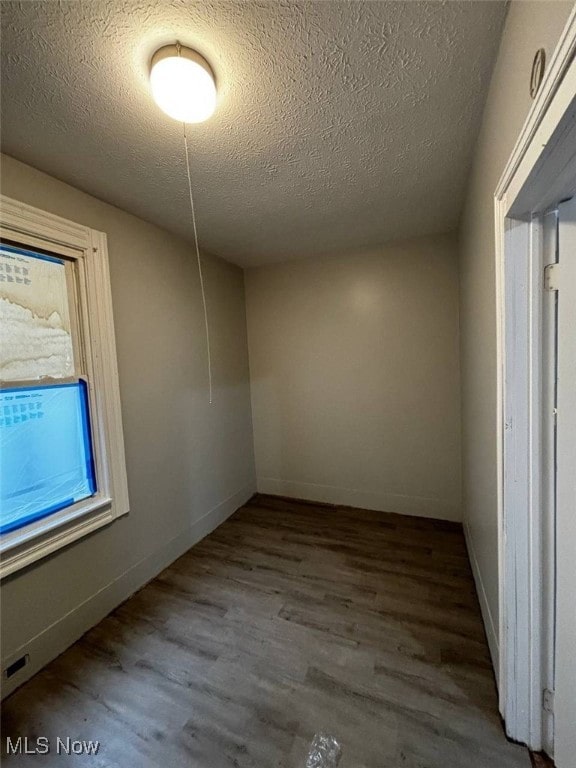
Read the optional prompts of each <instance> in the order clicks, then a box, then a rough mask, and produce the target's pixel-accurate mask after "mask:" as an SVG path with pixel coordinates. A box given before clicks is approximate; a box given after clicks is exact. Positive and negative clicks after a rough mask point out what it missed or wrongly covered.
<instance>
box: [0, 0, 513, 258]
mask: <svg viewBox="0 0 576 768" xmlns="http://www.w3.org/2000/svg"><path fill="white" fill-rule="evenodd" d="M0 7H1V14H2V40H1V42H2V72H1V74H2V146H3V151H5V152H7V153H8V154H10V155H13V156H14V157H17V158H19V159H21V160H23V161H25V162H27V163H30V164H31V165H34V166H36V167H37V168H40V169H41V170H44V171H46V172H48V173H50V174H52V175H54V176H56V177H58V178H60V179H62V180H64V181H67V182H69V183H70V184H73V185H75V186H77V187H79V188H80V189H83V190H85V191H86V192H89V193H91V194H93V195H95V196H96V197H99V198H101V199H103V200H106V201H108V202H110V203H114V204H115V205H118V206H120V207H121V208H123V209H125V210H127V211H130V212H132V213H135V214H137V215H138V216H141V217H142V218H144V219H147V220H149V221H153V222H155V223H157V224H159V225H161V226H163V227H165V228H166V229H168V230H170V231H172V232H175V233H178V234H180V235H182V236H183V237H185V238H188V239H191V238H192V228H191V223H190V219H189V214H188V208H187V205H188V201H187V191H186V175H185V165H184V157H183V137H182V126H181V125H180V124H178V123H175V122H174V121H172V120H171V119H170V118H168V117H166V116H165V115H164V114H163V113H161V112H160V111H159V110H158V108H157V107H156V105H155V104H154V103H153V101H152V100H151V98H150V94H149V89H148V78H147V71H148V62H149V59H150V56H151V54H152V53H153V52H154V50H156V48H158V47H160V45H163V44H166V43H168V42H173V41H174V40H175V39H179V40H180V41H181V42H182V43H184V44H187V45H190V46H191V47H194V48H197V49H198V50H199V51H200V52H201V53H203V54H204V56H206V58H207V59H208V60H209V61H210V62H211V64H212V67H213V69H214V70H215V72H216V76H217V80H218V88H219V106H218V110H217V112H216V114H215V116H214V117H213V118H212V119H211V120H209V121H208V122H207V123H204V124H202V125H198V126H190V127H189V129H188V130H189V137H190V145H191V150H192V172H193V180H194V187H195V196H196V203H197V215H198V225H199V234H200V240H201V245H202V246H203V247H204V248H205V249H206V250H208V251H211V252H213V253H217V254H219V255H221V256H224V257H225V258H227V259H229V260H230V261H234V262H236V263H238V264H241V265H254V264H262V263H267V262H272V261H279V260H283V259H287V258H295V257H297V258H300V257H304V256H308V255H312V254H315V253H330V252H336V251H339V252H342V251H348V250H353V249H354V250H357V249H358V248H364V247H370V246H373V245H378V244H381V243H383V242H385V241H388V240H392V239H395V238H401V237H407V236H413V235H420V234H426V233H432V232H441V231H446V230H449V229H452V228H454V227H455V226H456V225H457V223H458V218H459V214H460V210H461V206H462V202H463V194H464V188H465V182H466V177H467V173H468V169H469V165H470V160H471V155H472V151H473V146H474V142H475V139H476V135H477V131H478V127H479V121H480V117H481V113H482V107H483V104H484V99H485V94H486V90H487V87H488V82H489V78H490V73H491V69H492V63H493V60H494V57H495V54H496V50H497V46H498V42H499V39H500V32H501V27H502V23H503V19H504V15H505V11H506V6H505V4H504V3H502V2H422V3H421V2H379V1H378V2H367V1H364V2H358V1H354V2H323V1H322V0H320V1H317V2H290V1H289V2H254V1H252V0H249V1H248V2H217V1H210V0H204V1H203V2H188V1H186V0H180V1H179V2H176V1H174V2H158V0H148V1H147V2H144V1H140V2H137V1H135V0H134V1H133V0H124V1H123V0H84V1H83V2H62V3H60V2H46V1H45V0H41V1H40V2H36V1H35V0H33V1H25V2H11V1H10V0H3V1H2V3H1V4H0Z"/></svg>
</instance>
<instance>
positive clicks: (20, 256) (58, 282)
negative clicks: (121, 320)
mask: <svg viewBox="0 0 576 768" xmlns="http://www.w3.org/2000/svg"><path fill="white" fill-rule="evenodd" d="M74 373H75V371H74V351H73V344H72V331H71V326H70V307H69V300H68V283H67V279H66V262H65V261H64V260H63V259H58V258H56V257H55V256H49V255H46V254H42V253H36V252H34V251H29V250H27V249H25V248H15V247H13V246H10V245H4V244H2V245H0V380H2V381H35V380H37V379H42V378H53V379H60V378H70V377H71V376H74Z"/></svg>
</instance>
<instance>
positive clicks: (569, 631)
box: [554, 198, 576, 768]
mask: <svg viewBox="0 0 576 768" xmlns="http://www.w3.org/2000/svg"><path fill="white" fill-rule="evenodd" d="M558 212H559V229H558V261H559V275H558V345H557V350H558V360H557V366H558V368H557V370H558V383H557V387H558V390H557V403H558V418H557V426H556V430H557V432H556V450H557V479H556V659H555V695H554V759H555V762H556V765H557V766H558V768H576V198H573V199H572V200H569V201H568V202H566V203H562V204H561V205H559V206H558Z"/></svg>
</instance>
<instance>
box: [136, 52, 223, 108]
mask: <svg viewBox="0 0 576 768" xmlns="http://www.w3.org/2000/svg"><path fill="white" fill-rule="evenodd" d="M150 87H151V89H152V96H153V97H154V101H155V102H156V104H158V106H159V107H160V109H161V110H162V111H163V112H165V113H166V114H167V115H168V116H169V117H172V118H173V119H174V120H179V121H180V122H181V123H202V122H203V121H204V120H207V119H208V118H209V117H210V116H211V115H212V114H213V113H214V110H215V109H216V83H215V80H214V73H213V72H212V70H211V68H210V65H209V64H208V62H207V61H206V59H204V58H203V57H202V56H200V54H199V53H196V51H193V50H192V49H191V48H186V47H185V46H183V45H182V46H181V45H165V46H164V47H163V48H160V49H159V50H157V51H156V53H155V54H154V56H153V57H152V61H151V63H150Z"/></svg>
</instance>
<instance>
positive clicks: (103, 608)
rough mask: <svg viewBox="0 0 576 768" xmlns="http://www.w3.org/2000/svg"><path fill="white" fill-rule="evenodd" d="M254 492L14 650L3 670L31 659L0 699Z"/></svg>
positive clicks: (232, 500) (226, 504) (237, 496)
mask: <svg viewBox="0 0 576 768" xmlns="http://www.w3.org/2000/svg"><path fill="white" fill-rule="evenodd" d="M254 492H255V488H254V485H253V484H252V483H250V484H249V485H246V486H245V487H244V488H241V489H240V490H239V491H237V492H236V493H234V494H233V495H232V496H229V497H228V498H227V499H225V500H224V501H222V502H221V503H220V504H218V505H217V506H216V507H214V508H213V509H211V510H210V511H209V512H207V513H206V514H205V515H203V516H202V517H201V518H200V519H199V520H196V522H195V523H193V524H192V525H191V526H190V527H189V528H188V529H187V530H184V531H182V532H181V533H179V534H178V535H177V536H175V537H174V538H173V539H172V540H171V541H169V542H168V544H166V545H164V546H163V547H162V548H160V549H159V550H157V551H155V552H153V553H152V554H150V555H148V556H147V557H146V558H144V559H143V560H140V562H138V563H136V564H135V565H133V566H131V567H130V568H129V569H128V570H127V571H125V572H124V573H123V574H121V575H120V576H118V577H117V578H116V579H114V581H111V582H110V583H109V584H107V585H106V586H105V587H103V588H102V589H101V590H99V591H98V592H96V594H94V595H91V596H90V597H89V598H88V599H87V600H85V601H84V602H83V603H80V605H78V606H77V607H76V608H74V610H72V611H70V612H69V613H67V614H66V615H65V616H63V617H62V618H60V619H58V621H56V622H54V624H51V625H50V626H49V627H46V629H44V630H43V631H42V632H40V633H39V634H37V635H36V636H35V637H33V638H31V639H30V640H28V641H27V642H26V643H24V644H23V645H21V646H20V648H17V649H16V650H15V651H14V652H13V653H11V654H10V656H8V657H6V658H3V659H2V669H5V668H6V667H7V666H8V665H10V664H12V663H13V662H14V661H16V659H19V658H21V657H22V656H23V655H24V654H28V655H29V657H30V660H29V663H28V664H27V665H26V666H25V667H23V668H22V669H21V670H20V671H19V672H17V673H16V674H14V675H13V676H12V677H10V679H8V680H2V698H5V697H6V696H8V695H9V694H10V693H12V691H13V690H14V689H15V688H17V687H18V686H20V685H22V683H24V682H26V680H28V679H29V678H30V677H32V676H33V675H35V674H36V673H37V672H39V671H40V670H41V669H42V667H44V666H46V664H48V663H49V662H50V661H52V659H55V658H56V656H59V655H60V654H61V653H62V652H63V651H65V650H66V648H68V647H70V646H71V645H72V644H73V643H75V642H76V640H78V638H80V637H81V636H82V635H83V634H84V633H85V632H87V631H88V630H89V629H91V628H92V627H94V626H95V625H96V624H98V622H99V621H101V620H102V619H103V618H104V617H105V616H107V615H108V614H109V613H110V612H111V611H113V610H114V608H116V607H117V606H118V605H120V603H122V602H124V600H126V599H128V598H129V597H130V595H132V594H134V592H136V591H137V590H138V589H140V588H141V587H142V586H144V584H146V583H147V582H149V581H150V580H151V579H153V578H154V577H155V576H157V575H158V574H159V573H160V572H161V571H163V570H164V568H167V567H168V566H169V565H170V564H171V563H173V562H174V560H176V559H177V558H178V557H180V556H181V555H183V554H184V552H186V551H187V550H189V549H190V547H192V546H194V544H197V543H198V542H199V541H200V540H201V539H203V538H204V537H205V536H207V535H208V534H209V533H211V532H212V531H213V530H214V529H215V528H217V527H218V526H219V525H220V524H221V523H223V522H224V520H226V519H227V518H228V517H230V515H231V514H232V513H234V512H235V511H236V510H237V509H238V508H239V507H241V506H242V505H243V504H244V503H245V502H246V501H247V500H248V499H249V498H250V497H251V496H252V495H253V494H254Z"/></svg>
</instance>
